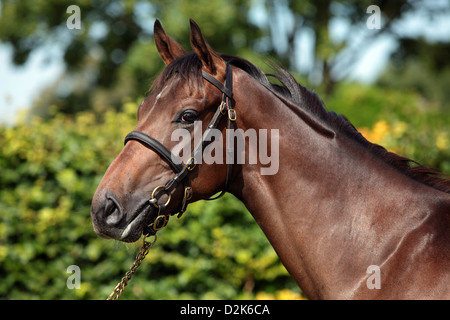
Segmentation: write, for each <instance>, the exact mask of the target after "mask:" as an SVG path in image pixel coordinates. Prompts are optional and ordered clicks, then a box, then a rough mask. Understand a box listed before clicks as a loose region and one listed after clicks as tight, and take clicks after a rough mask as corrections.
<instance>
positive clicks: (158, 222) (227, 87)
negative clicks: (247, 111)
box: [124, 62, 236, 235]
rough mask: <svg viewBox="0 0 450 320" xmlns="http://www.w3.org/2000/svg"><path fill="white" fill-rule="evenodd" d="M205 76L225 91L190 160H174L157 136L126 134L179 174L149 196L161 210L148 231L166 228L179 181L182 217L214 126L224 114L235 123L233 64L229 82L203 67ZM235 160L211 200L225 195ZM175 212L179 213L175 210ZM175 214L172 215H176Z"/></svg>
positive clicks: (136, 132) (147, 228) (229, 126)
mask: <svg viewBox="0 0 450 320" xmlns="http://www.w3.org/2000/svg"><path fill="white" fill-rule="evenodd" d="M202 76H203V78H204V79H205V80H206V81H208V82H209V83H211V84H212V85H213V86H215V87H216V88H217V89H219V90H220V91H221V92H222V102H221V103H220V105H219V107H218V108H217V110H216V112H215V113H214V115H213V117H212V119H211V121H210V122H209V124H208V127H207V128H206V130H205V132H204V133H203V135H202V139H201V141H200V142H199V143H198V144H197V145H196V146H195V148H194V150H193V151H192V153H191V156H190V158H189V160H187V161H186V163H185V164H181V161H176V162H175V161H174V159H179V158H178V157H177V156H175V155H174V154H173V153H172V152H171V151H170V150H169V149H167V148H166V147H165V146H164V145H163V144H162V143H160V142H159V141H158V140H156V139H155V138H153V137H151V136H150V135H148V134H146V133H144V132H141V131H132V132H130V133H129V134H127V136H126V137H125V143H124V145H125V144H126V143H127V142H128V141H130V140H136V141H139V142H140V143H142V144H143V145H144V146H146V147H147V148H149V149H151V150H152V151H154V152H155V153H156V154H158V155H159V156H160V157H161V158H162V159H163V160H164V161H165V162H167V163H168V164H169V165H170V167H171V168H172V170H173V171H174V172H175V175H174V176H173V177H172V179H170V180H169V181H168V182H167V183H166V184H164V185H159V186H157V187H156V188H154V189H153V191H152V193H151V196H150V199H149V200H148V201H149V202H150V204H151V205H153V206H155V207H156V208H157V209H158V214H157V216H156V218H155V220H154V221H153V222H152V223H151V224H150V225H149V226H146V227H145V228H144V234H147V235H151V234H155V233H156V231H158V230H160V229H162V228H164V227H165V226H166V225H167V222H168V221H169V215H167V214H166V212H165V211H166V206H167V205H168V204H169V203H170V200H171V192H172V190H173V189H174V188H175V187H176V185H178V184H179V183H183V186H184V192H183V200H182V202H181V205H180V209H179V210H178V218H180V217H181V215H182V214H183V213H184V212H185V211H186V208H187V205H188V203H189V200H191V199H192V195H193V190H192V187H191V186H190V184H189V173H190V172H192V171H193V170H194V169H195V168H196V167H197V165H198V163H199V161H197V159H199V156H201V152H202V150H203V148H205V147H206V146H207V145H208V144H210V143H211V134H212V132H213V130H212V129H216V128H217V127H218V125H219V123H220V120H221V119H222V117H223V116H224V115H228V117H227V127H228V128H231V123H232V122H234V121H236V111H235V110H234V109H233V73H232V70H231V66H230V65H229V63H228V62H227V63H226V73H225V82H224V84H222V83H221V82H220V81H218V80H217V79H216V78H214V77H213V76H212V75H210V74H209V73H207V72H205V71H204V70H202ZM231 169H232V164H227V175H226V180H225V185H224V187H223V189H222V191H221V193H220V194H219V195H218V196H216V197H214V198H209V199H207V200H214V199H218V198H220V197H222V196H223V195H224V194H225V192H226V189H227V186H228V181H229V178H230V175H231ZM162 194H167V195H168V198H167V200H166V202H165V203H160V201H159V199H160V197H161V195H162ZM173 214H175V213H173ZM173 214H172V215H173Z"/></svg>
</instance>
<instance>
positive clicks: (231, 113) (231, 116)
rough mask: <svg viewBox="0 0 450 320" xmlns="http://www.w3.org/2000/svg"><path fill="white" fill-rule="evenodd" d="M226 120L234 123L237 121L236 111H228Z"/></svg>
mask: <svg viewBox="0 0 450 320" xmlns="http://www.w3.org/2000/svg"><path fill="white" fill-rule="evenodd" d="M228 119H230V120H231V121H236V119H237V114H236V110H234V109H228Z"/></svg>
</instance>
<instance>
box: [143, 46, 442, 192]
mask: <svg viewBox="0 0 450 320" xmlns="http://www.w3.org/2000/svg"><path fill="white" fill-rule="evenodd" d="M221 56H222V58H223V59H224V60H225V61H227V62H228V63H229V64H231V65H232V66H235V67H237V68H239V69H241V70H243V71H245V72H246V73H248V74H249V75H250V76H251V77H252V78H254V79H255V80H257V81H258V82H259V83H261V84H262V85H263V86H265V87H266V88H267V89H268V90H270V91H272V92H274V93H275V94H277V95H280V96H282V97H284V98H285V99H287V100H289V101H291V102H292V103H293V104H295V105H296V106H297V107H298V108H301V109H303V110H306V111H308V112H309V114H311V115H312V116H314V117H315V118H316V119H318V120H319V121H320V122H321V123H323V124H324V125H326V126H328V127H330V128H332V129H333V130H335V131H336V132H338V133H341V134H344V135H345V136H347V137H349V138H350V139H353V140H354V141H356V142H357V143H359V144H361V145H362V146H363V147H365V148H366V149H368V150H369V151H370V152H371V153H372V154H374V155H375V156H377V157H379V158H381V159H383V160H384V161H385V162H386V163H388V164H390V165H391V166H392V167H394V168H396V169H397V170H399V171H400V172H402V173H404V174H406V175H407V176H409V177H411V178H413V179H415V180H416V181H419V182H422V183H424V184H426V185H428V186H430V187H433V188H435V189H438V190H441V191H443V192H447V193H450V180H449V179H448V177H447V176H445V175H444V174H443V173H441V172H438V171H436V170H433V169H430V168H428V167H426V166H423V165H421V164H420V163H418V162H416V161H414V160H411V159H409V158H406V157H402V156H400V155H397V154H395V153H392V152H389V151H387V150H386V149H385V148H384V147H382V146H380V145H378V144H375V143H372V142H370V141H368V140H367V139H366V138H364V137H363V135H362V134H361V133H360V132H358V130H357V129H356V128H355V127H354V126H353V124H352V123H351V122H350V121H349V120H348V119H347V118H346V117H345V116H343V115H338V114H336V113H335V112H334V111H327V109H326V107H325V105H324V103H323V102H322V100H321V99H320V98H319V97H318V96H317V94H316V93H314V92H313V91H310V90H308V89H307V88H305V87H304V86H302V85H301V84H299V83H298V82H297V81H296V80H295V78H294V77H293V76H292V75H291V74H290V73H289V72H287V71H286V70H284V69H283V68H281V67H279V66H276V65H274V64H272V67H273V68H274V69H275V72H276V73H275V74H265V73H264V72H263V71H262V70H261V69H260V68H258V67H257V66H255V65H254V64H252V63H251V62H249V61H247V60H245V59H242V58H239V57H236V56H231V55H225V54H223V55H221ZM201 68H202V62H201V61H200V59H199V58H198V56H197V55H196V54H195V53H193V52H191V53H187V54H185V55H183V56H182V57H179V58H178V59H176V60H174V61H173V62H172V63H170V64H169V65H168V66H167V67H166V68H165V69H164V70H163V72H162V73H161V74H160V75H159V76H158V78H157V79H156V80H155V81H154V82H153V84H152V86H151V90H152V91H153V90H157V91H158V90H159V89H162V87H163V86H164V84H165V82H166V81H167V80H168V79H169V78H171V77H172V76H174V75H178V76H180V77H182V78H183V79H185V80H187V81H196V82H197V84H198V85H201V83H202V74H201ZM268 77H273V78H275V79H277V80H278V81H279V82H280V83H281V84H282V85H278V84H273V83H272V82H270V81H269V78H268Z"/></svg>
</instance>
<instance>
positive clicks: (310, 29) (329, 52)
mask: <svg viewBox="0 0 450 320" xmlns="http://www.w3.org/2000/svg"><path fill="white" fill-rule="evenodd" d="M77 5H78V6H79V7H80V9H81V20H82V21H81V29H79V30H77V29H68V28H67V26H66V21H67V19H68V18H69V17H70V15H71V14H70V13H67V7H68V3H67V2H66V1H62V0H47V1H42V0H34V1H33V0H22V1H3V2H1V20H0V40H1V41H3V42H6V43H9V44H10V45H11V46H12V48H13V52H14V57H13V61H14V63H16V64H23V63H24V62H25V61H26V60H27V58H28V56H29V55H30V53H31V52H32V51H33V50H35V49H36V48H40V47H43V46H45V45H48V44H55V43H56V44H57V45H58V46H59V48H60V49H61V50H62V51H63V52H64V54H63V57H64V62H65V64H66V72H65V73H64V75H63V76H62V77H61V78H60V79H58V81H57V82H55V84H54V85H52V86H51V87H49V88H48V89H47V90H46V91H45V92H43V94H42V95H41V97H40V99H39V100H38V101H35V103H34V112H35V113H38V114H41V115H45V114H47V110H48V106H50V105H54V106H56V108H57V109H58V110H59V111H62V112H65V113H74V112H77V111H79V110H84V109H92V108H93V109H94V110H96V111H97V112H103V111H104V110H105V109H106V108H107V107H110V106H113V107H116V108H118V107H119V106H120V105H121V103H122V101H123V98H124V97H127V96H129V97H133V98H134V97H137V96H138V95H142V94H144V93H145V92H146V91H147V90H148V88H149V84H150V82H151V79H152V78H153V77H154V76H155V75H156V74H157V73H158V72H159V71H160V70H161V69H162V68H163V64H162V62H161V61H160V59H159V57H158V55H157V54H156V51H155V47H154V45H153V39H152V32H153V31H152V27H153V22H154V19H155V18H156V17H157V18H159V19H160V20H161V21H162V23H163V25H164V27H165V28H166V30H167V31H168V33H169V34H171V35H172V36H173V37H174V38H175V39H177V40H179V41H180V42H181V43H182V44H183V45H184V46H185V47H186V48H187V49H189V47H190V46H189V43H188V42H189V27H188V22H187V21H188V18H193V19H194V20H196V21H197V22H198V24H199V25H200V26H201V28H202V30H203V32H204V34H205V36H206V37H207V39H208V40H209V42H210V43H211V45H212V46H213V47H214V48H215V49H217V50H218V51H220V52H225V53H229V54H236V55H240V56H242V57H244V58H247V59H250V60H252V61H258V60H260V59H258V57H257V55H256V54H255V52H258V53H259V54H262V55H264V56H267V55H269V56H272V57H276V60H279V61H280V62H281V64H282V65H284V66H285V67H286V68H288V69H289V70H291V71H297V72H300V74H302V75H307V76H308V77H309V79H310V80H312V81H313V82H314V84H315V85H319V84H320V83H322V85H323V88H324V90H323V91H324V92H325V93H331V92H332V91H333V89H334V87H335V83H336V82H337V81H340V80H342V79H344V78H345V77H346V76H347V75H348V74H349V71H350V70H351V67H352V66H354V65H355V63H356V62H357V61H358V59H359V58H360V57H361V56H362V54H363V53H364V52H365V50H368V48H370V44H371V43H373V41H374V40H375V39H377V37H380V36H381V35H385V34H388V35H390V36H392V37H394V38H396V39H402V38H404V36H403V35H402V33H401V32H400V31H399V30H398V28H395V23H394V22H396V21H399V20H401V19H403V18H404V17H405V16H408V15H409V14H411V13H414V12H419V11H420V12H421V14H422V15H434V14H437V13H443V12H447V14H448V11H449V10H450V6H449V5H448V4H445V3H444V4H443V5H441V6H437V5H435V6H431V4H429V2H427V3H426V2H425V1H424V0H399V1H387V0H376V1H375V0H362V1H345V0H319V1H312V0H305V1H296V0H282V1H274V0H228V1H225V0H198V1H188V0H170V1H167V0H155V1H151V2H147V1H143V0H131V1H119V0H112V1H101V0H91V1H89V0H80V1H78V2H77ZM370 5H377V6H378V7H379V8H380V13H381V22H382V23H381V29H368V28H367V26H366V22H367V19H368V18H369V17H370V13H367V8H368V7H369V6H370ZM336 30H338V31H336ZM412 41H413V42H414V41H417V39H412ZM416 43H417V44H419V42H416ZM308 46H309V47H310V49H311V50H310V51H311V54H310V56H309V57H308V56H304V55H303V56H300V55H299V52H304V49H305V47H308ZM399 48H402V49H404V50H406V51H407V52H409V51H410V50H411V48H412V47H411V46H409V45H408V44H407V43H406V42H402V41H400V42H399ZM51 58H52V57H51V56H50V57H49V59H51ZM53 58H54V57H53ZM421 58H423V56H420V59H421Z"/></svg>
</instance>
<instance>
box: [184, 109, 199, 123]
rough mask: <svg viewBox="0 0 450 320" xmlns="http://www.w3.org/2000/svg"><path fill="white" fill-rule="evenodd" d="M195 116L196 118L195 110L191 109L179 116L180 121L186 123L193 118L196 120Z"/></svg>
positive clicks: (190, 121) (192, 120)
mask: <svg viewBox="0 0 450 320" xmlns="http://www.w3.org/2000/svg"><path fill="white" fill-rule="evenodd" d="M197 118H198V116H197V112H195V111H193V110H186V111H184V112H183V113H182V114H181V116H180V120H181V121H183V122H188V123H192V122H194V121H195V120H197Z"/></svg>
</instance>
